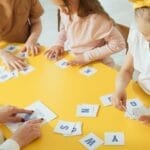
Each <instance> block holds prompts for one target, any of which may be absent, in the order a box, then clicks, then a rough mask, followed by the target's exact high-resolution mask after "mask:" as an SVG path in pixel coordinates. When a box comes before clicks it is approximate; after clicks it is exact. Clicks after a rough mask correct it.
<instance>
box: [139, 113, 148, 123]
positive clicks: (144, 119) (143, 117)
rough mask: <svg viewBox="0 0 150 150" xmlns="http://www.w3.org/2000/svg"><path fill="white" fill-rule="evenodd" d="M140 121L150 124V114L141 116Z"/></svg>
mask: <svg viewBox="0 0 150 150" xmlns="http://www.w3.org/2000/svg"><path fill="white" fill-rule="evenodd" d="M139 121H141V122H143V123H144V124H146V125H150V115H149V116H148V115H147V116H146V115H145V116H141V117H140V118H139Z"/></svg>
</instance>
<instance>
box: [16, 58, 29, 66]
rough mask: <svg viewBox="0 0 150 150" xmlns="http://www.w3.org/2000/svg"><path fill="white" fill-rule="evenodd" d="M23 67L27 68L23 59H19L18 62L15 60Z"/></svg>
mask: <svg viewBox="0 0 150 150" xmlns="http://www.w3.org/2000/svg"><path fill="white" fill-rule="evenodd" d="M17 61H18V62H19V63H20V64H21V65H22V66H23V67H26V66H27V64H26V62H25V61H24V59H21V60H20V59H19V60H17Z"/></svg>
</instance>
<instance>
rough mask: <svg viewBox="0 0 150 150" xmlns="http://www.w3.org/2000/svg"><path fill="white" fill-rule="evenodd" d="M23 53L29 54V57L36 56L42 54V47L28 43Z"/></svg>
mask: <svg viewBox="0 0 150 150" xmlns="http://www.w3.org/2000/svg"><path fill="white" fill-rule="evenodd" d="M21 51H22V52H27V53H28V55H29V56H36V55H38V54H39V53H40V47H39V44H37V43H34V42H32V41H27V42H26V43H25V46H24V47H23V49H22V50H21Z"/></svg>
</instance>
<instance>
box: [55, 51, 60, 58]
mask: <svg viewBox="0 0 150 150" xmlns="http://www.w3.org/2000/svg"><path fill="white" fill-rule="evenodd" d="M59 56H60V52H59V51H56V52H55V60H58V57H59Z"/></svg>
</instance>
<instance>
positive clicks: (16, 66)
mask: <svg viewBox="0 0 150 150" xmlns="http://www.w3.org/2000/svg"><path fill="white" fill-rule="evenodd" d="M1 58H2V59H3V62H4V63H5V64H6V66H7V67H8V68H9V69H10V70H18V71H20V70H23V69H24V68H25V67H26V66H27V63H25V61H24V59H21V58H18V57H17V56H14V55H13V54H11V53H9V52H6V51H1Z"/></svg>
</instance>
